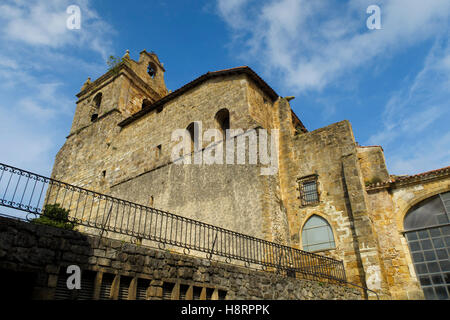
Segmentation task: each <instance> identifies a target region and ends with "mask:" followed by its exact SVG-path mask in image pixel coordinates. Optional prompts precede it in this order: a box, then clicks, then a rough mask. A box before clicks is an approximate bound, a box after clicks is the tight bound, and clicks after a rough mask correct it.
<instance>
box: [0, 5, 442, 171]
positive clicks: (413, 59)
mask: <svg viewBox="0 0 450 320" xmlns="http://www.w3.org/2000/svg"><path fill="white" fill-rule="evenodd" d="M372 4H375V5H378V6H379V7H380V9H381V27H382V28H381V29H380V30H369V29H368V28H367V27H366V20H367V19H368V17H369V16H370V14H368V13H366V9H367V7H368V6H369V5H372ZM69 5H78V6H79V7H80V8H81V17H82V20H81V29H80V30H69V29H67V28H66V20H67V18H68V17H69V15H68V14H67V13H66V8H67V7H68V6H69ZM449 13H450V1H448V0H428V1H423V0H396V1H375V0H367V1H366V0H348V1H339V0H328V1H316V0H314V1H312V0H278V1H275V0H264V1H262V0H258V1H256V0H214V1H213V0H209V1H188V0H186V1H175V0H172V1H137V0H135V1H128V2H123V1H112V0H96V1H94V0H91V1H90V0H83V1H76V0H48V1H42V0H41V1H35V0H26V1H22V0H2V1H1V2H0V25H1V28H0V97H1V99H0V150H1V151H0V152H1V154H0V162H4V163H8V164H11V165H14V166H17V167H21V168H24V169H28V170H31V171H35V172H37V173H41V174H44V175H49V174H50V172H51V168H52V165H53V161H54V157H55V155H56V153H57V152H58V150H59V148H60V147H61V146H62V145H63V143H64V141H65V137H66V136H67V134H68V133H69V130H70V126H71V122H72V117H73V113H74V110H75V101H76V98H75V94H77V93H78V92H79V91H80V88H81V86H82V84H83V83H84V82H85V80H86V79H87V77H91V78H92V79H96V78H97V77H99V76H100V75H101V74H103V73H104V72H105V71H106V69H107V65H106V59H107V57H108V56H109V55H115V56H122V55H123V54H124V53H125V50H127V49H128V50H130V54H131V57H132V58H133V59H138V55H139V52H140V51H141V50H143V49H147V50H148V51H151V50H152V51H155V53H156V54H157V55H158V56H159V58H160V60H161V61H162V62H163V63H164V66H165V68H166V74H165V80H166V84H167V87H168V88H169V89H171V90H175V89H177V88H179V87H181V86H182V85H184V84H185V83H187V82H189V81H191V80H193V79H194V78H196V77H198V76H200V75H202V74H204V73H206V72H208V71H214V70H220V69H224V68H231V67H236V66H242V65H248V66H250V67H251V68H252V69H253V70H255V71H256V72H257V73H258V74H259V75H260V76H261V77H263V78H264V79H265V80H266V82H267V83H268V84H269V85H270V86H271V87H272V88H273V89H274V90H275V91H276V92H277V93H278V94H280V95H281V96H295V97H296V98H295V99H294V100H292V101H291V106H292V108H293V109H294V111H295V112H296V113H297V115H298V116H299V117H300V118H301V120H302V121H303V123H304V124H305V125H306V127H307V128H308V129H309V130H314V129H317V128H320V127H323V126H326V125H328V124H331V123H333V122H337V121H341V120H343V119H348V120H350V122H351V123H352V126H353V130H354V134H355V138H356V140H357V141H358V142H359V143H360V144H361V145H381V146H383V148H384V151H385V156H386V160H387V164H388V168H389V170H390V173H391V174H414V173H419V172H423V171H427V170H432V169H437V168H441V167H445V166H448V165H450V130H449V122H450V121H449V119H450V106H449V101H450V47H449V30H450V28H449V21H450V19H449Z"/></svg>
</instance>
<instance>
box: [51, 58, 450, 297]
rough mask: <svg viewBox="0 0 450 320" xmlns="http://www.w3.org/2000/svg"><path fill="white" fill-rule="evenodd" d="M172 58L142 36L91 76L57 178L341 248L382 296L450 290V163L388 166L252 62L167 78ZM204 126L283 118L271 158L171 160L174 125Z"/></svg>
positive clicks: (314, 248)
mask: <svg viewBox="0 0 450 320" xmlns="http://www.w3.org/2000/svg"><path fill="white" fill-rule="evenodd" d="M164 72H165V69H164V66H163V64H162V63H161V62H160V60H159V59H158V57H157V56H156V55H155V54H154V53H149V52H147V51H145V50H144V51H142V52H141V53H140V56H139V61H134V60H133V59H131V58H130V56H129V53H128V52H127V53H126V54H125V56H124V57H123V59H122V62H121V63H120V64H118V65H116V66H115V67H114V68H112V69H110V70H109V71H108V72H107V73H105V74H104V75H102V76H101V77H99V78H98V79H96V80H95V81H91V80H90V79H88V80H87V81H86V83H85V84H84V85H83V87H82V88H81V92H80V93H78V94H77V98H78V101H77V106H76V111H75V116H74V119H73V123H72V127H71V130H70V133H69V135H68V136H67V140H66V142H65V144H64V145H63V147H62V148H61V150H60V151H59V152H58V154H57V156H56V159H55V164H54V167H53V172H52V178H53V179H56V180H60V181H64V182H67V183H70V184H73V185H76V186H79V187H83V188H86V189H90V190H94V191H97V192H100V193H104V194H109V195H112V196H115V197H117V198H120V199H124V200H128V201H132V202H135V203H138V204H142V205H146V206H150V207H154V208H158V209H161V210H165V211H168V212H171V213H174V214H177V215H180V216H184V217H189V218H192V219H196V220H199V221H203V222H206V223H209V224H212V225H216V226H220V227H223V228H226V229H229V230H233V231H236V232H240V233H243V234H247V235H250V236H254V237H257V238H261V239H265V240H268V241H273V242H277V243H282V244H284V245H288V246H291V247H294V248H298V249H302V250H305V251H310V252H315V253H318V254H321V255H326V256H329V257H332V258H335V259H338V260H342V261H343V263H344V267H345V272H346V276H347V279H348V281H350V282H353V283H357V284H359V285H361V286H365V287H367V288H369V289H371V290H374V291H376V292H377V293H378V294H379V296H380V297H382V298H385V299H424V298H426V299H449V297H450V262H449V253H450V223H449V217H450V167H446V168H442V169H438V170H434V171H430V172H425V173H421V174H417V175H412V176H394V175H391V174H389V172H388V170H387V168H386V164H385V159H384V154H383V149H382V147H381V146H360V145H358V144H357V143H356V141H355V138H354V135H353V131H352V127H351V124H350V123H349V122H348V121H346V120H344V121H341V122H338V123H334V124H331V125H329V126H327V127H324V128H320V129H317V130H314V131H308V130H307V128H306V127H305V125H304V124H303V122H302V121H301V120H300V119H299V118H298V116H297V115H296V114H295V113H294V112H293V110H292V109H291V107H290V104H289V100H290V99H292V97H286V98H283V97H280V96H279V95H278V94H277V93H276V92H275V91H274V90H273V89H272V88H271V87H270V86H269V85H268V84H267V83H266V82H265V81H264V80H263V79H261V78H260V77H259V76H258V75H257V74H256V73H255V72H254V71H253V70H252V69H251V68H249V67H246V66H244V67H237V68H231V69H226V70H220V71H214V72H207V73H205V74H203V75H202V76H200V77H198V78H197V79H194V80H193V81H191V82H189V83H187V84H186V85H184V86H182V87H181V88H179V89H177V90H175V91H173V92H170V91H168V89H167V88H166V85H165V82H164ZM197 123H201V124H202V126H201V127H198V126H196V124H197ZM209 128H216V129H218V130H222V131H223V132H225V131H227V130H231V129H238V128H239V129H243V130H244V131H247V130H252V129H265V130H267V131H268V132H269V133H270V132H272V131H273V132H275V131H274V130H276V131H277V132H278V145H277V150H276V154H277V165H278V167H277V169H278V170H277V172H276V173H275V174H272V175H262V174H261V167H263V166H264V165H263V164H254V163H244V164H217V163H215V164H190V165H189V164H183V165H179V164H175V163H174V161H173V158H172V150H173V149H174V147H175V145H176V144H177V142H176V141H173V139H172V133H173V132H174V131H175V130H177V129H187V130H186V132H188V133H189V134H190V135H191V137H192V135H194V134H196V135H198V134H200V135H201V132H200V133H199V132H198V131H199V130H200V131H201V130H206V129H209ZM209 143H210V141H202V142H201V145H197V146H196V150H203V149H205V148H206V147H207V146H208V144H209ZM215 143H222V142H221V141H215Z"/></svg>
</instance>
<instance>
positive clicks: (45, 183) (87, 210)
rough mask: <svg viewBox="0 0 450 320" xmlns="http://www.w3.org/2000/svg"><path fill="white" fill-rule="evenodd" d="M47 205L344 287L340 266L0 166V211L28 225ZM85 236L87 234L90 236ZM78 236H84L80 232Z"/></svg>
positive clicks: (92, 221)
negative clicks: (20, 216)
mask: <svg viewBox="0 0 450 320" xmlns="http://www.w3.org/2000/svg"><path fill="white" fill-rule="evenodd" d="M48 204H59V205H60V206H61V207H63V208H65V209H68V210H69V212H70V214H69V220H70V222H72V223H74V224H76V225H78V226H81V229H83V228H84V229H85V230H84V231H85V232H92V230H97V231H98V233H100V235H101V236H102V235H103V233H104V232H110V233H112V235H114V234H115V235H125V236H131V237H134V238H139V239H145V240H150V241H155V242H157V243H159V246H160V248H161V247H162V246H165V245H172V246H176V247H180V248H183V251H184V253H185V254H189V251H190V250H195V251H199V252H203V253H206V254H207V257H208V258H209V259H211V258H212V256H213V255H217V256H222V257H224V258H225V261H226V262H227V263H230V262H231V259H235V260H239V261H243V262H244V264H245V265H246V266H247V267H249V266H250V264H256V265H260V266H261V267H262V269H263V270H266V269H268V268H272V269H273V270H276V271H278V272H280V271H284V272H286V273H287V274H291V275H292V274H294V275H295V276H298V277H302V278H307V279H313V280H321V281H322V280H325V281H330V282H341V283H342V282H346V276H345V270H344V265H343V262H342V261H338V260H335V259H332V258H329V257H324V256H321V255H317V254H313V253H310V252H306V251H302V250H299V249H295V248H291V247H288V246H284V245H281V244H278V243H274V242H270V241H266V240H263V239H258V238H255V237H252V236H248V235H245V234H241V233H238V232H234V231H231V230H227V229H224V228H220V227H217V226H213V225H210V224H207V223H203V222H200V221H196V220H193V219H189V218H186V217H182V216H178V215H175V214H172V213H169V212H165V211H162V210H158V209H154V208H151V207H148V206H143V205H140V204H136V203H133V202H129V201H126V200H121V199H118V198H115V197H112V196H108V195H104V194H100V193H97V192H94V191H90V190H87V189H84V188H80V187H77V186H74V185H70V184H67V183H64V182H61V181H57V180H54V179H51V178H47V177H44V176H41V175H38V174H35V173H32V172H29V171H25V170H22V169H18V168H15V167H12V166H9V165H6V164H2V163H0V205H1V206H4V207H9V208H14V209H18V210H22V211H24V212H26V213H27V220H32V219H33V218H36V217H39V216H40V215H42V213H43V210H44V208H45V206H46V205H48ZM89 230H90V231H89ZM80 231H83V230H80Z"/></svg>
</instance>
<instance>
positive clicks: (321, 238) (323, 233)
mask: <svg viewBox="0 0 450 320" xmlns="http://www.w3.org/2000/svg"><path fill="white" fill-rule="evenodd" d="M302 244H303V250H305V251H319V250H327V249H334V248H335V247H336V245H335V243H334V236H333V230H332V229H331V226H330V225H329V224H328V222H327V221H326V220H325V219H324V218H322V217H319V216H317V215H313V216H311V218H309V219H308V221H307V222H306V223H305V225H304V226H303V230H302Z"/></svg>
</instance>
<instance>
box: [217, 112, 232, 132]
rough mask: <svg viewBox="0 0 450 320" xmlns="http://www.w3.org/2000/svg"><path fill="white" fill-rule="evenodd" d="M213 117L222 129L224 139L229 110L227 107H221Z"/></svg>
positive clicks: (228, 122)
mask: <svg viewBox="0 0 450 320" xmlns="http://www.w3.org/2000/svg"><path fill="white" fill-rule="evenodd" d="M214 118H215V120H216V124H217V127H218V128H219V129H220V131H222V135H223V138H224V139H225V134H226V131H227V130H228V129H230V112H229V111H228V110H227V109H221V110H219V111H218V112H217V113H216V116H215V117H214Z"/></svg>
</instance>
